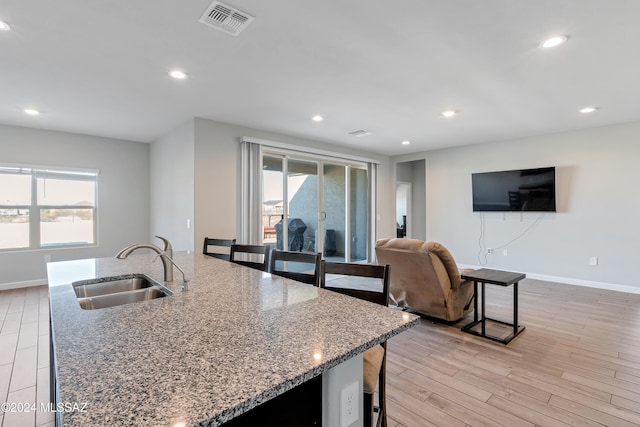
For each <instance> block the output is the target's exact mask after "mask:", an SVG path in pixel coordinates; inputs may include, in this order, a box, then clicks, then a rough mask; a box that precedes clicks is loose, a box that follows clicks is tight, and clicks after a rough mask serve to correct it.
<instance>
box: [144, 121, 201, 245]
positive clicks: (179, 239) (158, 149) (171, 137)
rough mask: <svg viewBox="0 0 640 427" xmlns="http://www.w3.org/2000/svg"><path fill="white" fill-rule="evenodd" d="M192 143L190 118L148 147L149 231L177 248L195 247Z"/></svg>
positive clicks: (192, 132) (192, 129) (192, 131)
mask: <svg viewBox="0 0 640 427" xmlns="http://www.w3.org/2000/svg"><path fill="white" fill-rule="evenodd" d="M194 145H195V143H194V121H193V119H192V120H189V121H188V122H187V123H185V124H184V125H182V126H180V127H178V128H176V129H175V130H173V131H172V132H171V133H169V134H168V135H165V136H163V137H162V138H159V139H158V140H156V141H154V142H153V144H151V149H150V176H151V193H150V203H151V210H150V234H151V236H155V235H160V236H163V237H166V238H167V239H169V241H170V242H171V244H172V245H173V248H174V250H176V251H184V250H193V249H194V241H193V236H194V233H193V230H194V228H193V227H194V224H193V219H194V215H193V209H194ZM187 221H189V222H190V224H189V228H187ZM152 239H153V242H154V243H155V244H160V241H159V240H157V239H155V238H154V237H152Z"/></svg>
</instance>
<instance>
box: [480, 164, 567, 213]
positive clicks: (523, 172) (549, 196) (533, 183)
mask: <svg viewBox="0 0 640 427" xmlns="http://www.w3.org/2000/svg"><path fill="white" fill-rule="evenodd" d="M471 188H472V193H473V211H474V212H555V211H556V168H555V167H549V168H538V169H520V170H512V171H500V172H484V173H474V174H471Z"/></svg>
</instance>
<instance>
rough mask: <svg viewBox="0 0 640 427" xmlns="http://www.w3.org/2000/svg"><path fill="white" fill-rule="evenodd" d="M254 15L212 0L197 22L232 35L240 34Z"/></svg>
mask: <svg viewBox="0 0 640 427" xmlns="http://www.w3.org/2000/svg"><path fill="white" fill-rule="evenodd" d="M254 19H255V17H253V16H251V15H249V14H248V13H245V12H242V11H240V10H238V9H236V8H235V7H231V6H229V5H226V4H224V3H222V2H219V1H214V2H213V3H211V5H209V7H208V8H207V10H205V12H204V13H203V14H202V16H201V17H200V19H199V22H201V23H202V24H205V25H208V26H210V27H213V28H216V29H218V30H220V31H224V32H225V33H227V34H231V35H232V36H237V35H238V34H240V33H241V32H242V31H243V30H244V29H245V28H247V26H248V25H249V24H250V23H251V21H253V20H254Z"/></svg>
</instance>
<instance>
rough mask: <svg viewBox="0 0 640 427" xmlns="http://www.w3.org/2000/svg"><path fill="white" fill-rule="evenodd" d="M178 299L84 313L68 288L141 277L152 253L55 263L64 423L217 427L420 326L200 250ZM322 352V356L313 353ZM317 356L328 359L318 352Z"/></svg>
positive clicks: (186, 257)
mask: <svg viewBox="0 0 640 427" xmlns="http://www.w3.org/2000/svg"><path fill="white" fill-rule="evenodd" d="M174 255H175V257H174V259H175V261H176V263H177V264H178V265H180V267H182V269H183V270H184V271H185V273H186V275H187V278H188V279H190V283H189V289H188V291H186V292H182V291H181V290H180V282H181V281H180V278H181V275H180V273H179V272H178V271H177V270H175V273H174V279H175V280H174V281H173V282H168V284H167V287H168V288H170V289H171V290H173V292H174V295H173V296H169V297H165V298H158V299H155V300H151V301H144V302H138V303H134V304H126V305H121V306H117V307H111V308H104V309H99V310H83V309H81V308H80V305H79V304H78V300H77V298H76V295H75V293H74V292H73V289H72V286H71V283H72V282H74V281H77V280H86V279H93V278H100V277H107V276H117V275H124V274H129V273H144V274H147V275H149V276H151V277H152V278H154V279H156V280H158V281H160V282H162V263H161V262H160V261H157V262H155V263H152V260H153V258H154V256H155V254H154V256H152V255H146V254H141V255H136V254H134V255H131V256H130V257H129V258H128V259H125V260H119V259H115V258H99V259H88V260H77V261H65V262H56V263H49V264H48V276H49V292H50V299H51V316H52V325H53V327H52V331H53V335H54V341H55V346H56V358H57V361H56V362H57V375H58V391H59V395H58V401H59V402H66V403H82V404H84V403H86V410H85V411H82V412H81V411H75V412H69V413H64V414H63V425H64V426H102V425H104V426H134V425H152V426H175V425H181V426H190V425H212V426H217V425H220V424H223V423H224V422H225V421H228V420H230V419H232V418H233V417H235V416H237V415H239V414H241V413H244V412H246V411H248V410H250V409H251V408H253V407H255V406H257V405H259V404H260V403H263V402H265V401H266V400H268V399H271V398H273V397H275V396H277V395H279V394H281V393H283V392H285V391H287V390H290V389H291V388H293V387H295V386H297V385H299V384H301V383H302V382H304V381H307V380H309V379H311V378H313V377H315V376H316V375H319V374H320V373H322V372H324V371H326V370H328V369H330V368H332V367H334V366H336V365H338V364H340V363H342V362H344V361H346V360H347V359H349V358H351V357H353V356H355V355H356V354H358V353H361V352H362V351H364V350H365V349H366V348H369V347H372V346H373V345H375V344H377V343H379V342H382V341H383V340H385V339H387V338H389V337H391V336H393V335H395V334H397V333H400V332H401V331H403V330H405V329H407V328H409V327H411V326H413V325H415V324H416V323H417V322H418V318H417V317H415V316H413V315H408V314H406V313H403V312H401V311H396V310H392V309H388V308H385V307H381V306H376V305H374V304H370V303H367V302H364V301H360V300H356V299H353V298H349V297H345V296H343V295H340V294H337V293H334V292H331V291H327V290H324V289H318V288H315V287H313V286H310V285H305V284H301V283H298V282H295V281H291V280H287V279H283V278H279V277H277V276H271V275H270V274H267V273H263V272H260V271H257V270H253V269H250V268H246V267H242V266H239V265H236V264H232V263H229V262H226V261H221V260H218V259H215V258H211V257H207V256H204V255H200V254H187V253H184V252H183V253H180V252H178V253H175V254H174ZM314 355H315V357H314ZM318 355H320V356H318Z"/></svg>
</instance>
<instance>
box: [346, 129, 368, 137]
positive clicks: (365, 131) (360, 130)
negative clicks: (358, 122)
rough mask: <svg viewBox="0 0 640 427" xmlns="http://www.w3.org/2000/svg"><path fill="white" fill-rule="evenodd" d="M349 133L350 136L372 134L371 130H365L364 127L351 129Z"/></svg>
mask: <svg viewBox="0 0 640 427" xmlns="http://www.w3.org/2000/svg"><path fill="white" fill-rule="evenodd" d="M349 135H351V136H369V135H373V132H371V131H370V130H366V129H358V130H353V131H351V132H349Z"/></svg>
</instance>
